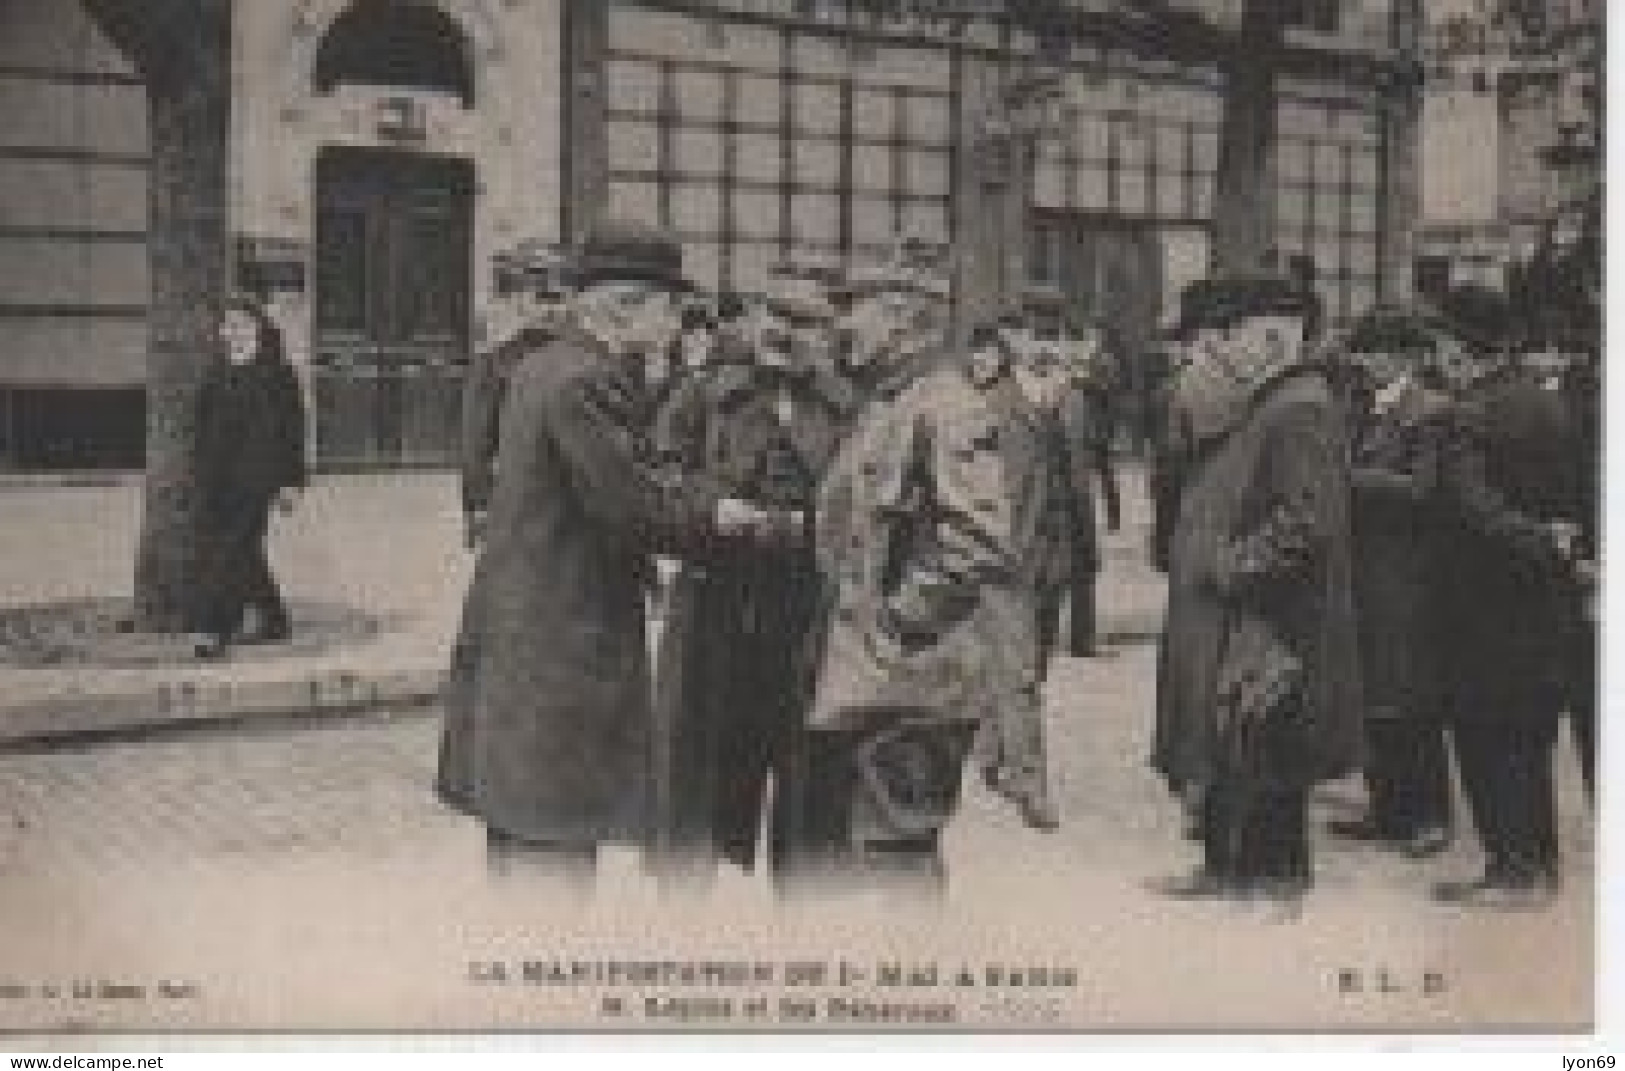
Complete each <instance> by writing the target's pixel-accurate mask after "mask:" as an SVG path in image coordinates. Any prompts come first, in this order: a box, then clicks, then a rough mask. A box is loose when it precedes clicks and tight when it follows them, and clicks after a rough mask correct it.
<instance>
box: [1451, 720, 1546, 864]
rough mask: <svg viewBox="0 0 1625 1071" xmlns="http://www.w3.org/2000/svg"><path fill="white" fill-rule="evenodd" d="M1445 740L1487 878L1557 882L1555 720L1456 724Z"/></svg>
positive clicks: (1484, 721)
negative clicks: (1451, 743)
mask: <svg viewBox="0 0 1625 1071" xmlns="http://www.w3.org/2000/svg"><path fill="white" fill-rule="evenodd" d="M1452 734H1453V735H1454V737H1455V741H1456V762H1457V764H1458V765H1459V766H1460V767H1461V780H1462V787H1463V788H1464V789H1466V793H1467V803H1468V806H1469V807H1471V808H1472V812H1473V824H1474V825H1475V826H1476V827H1477V828H1478V836H1479V840H1480V841H1482V842H1483V845H1484V854H1485V856H1486V870H1487V871H1488V872H1489V873H1490V874H1491V875H1493V876H1497V877H1502V878H1508V879H1511V880H1514V881H1529V880H1534V879H1538V878H1541V877H1544V876H1556V874H1557V801H1556V795H1555V791H1554V787H1553V783H1552V751H1553V748H1554V747H1555V746H1556V743H1557V721H1556V719H1555V718H1529V719H1527V720H1524V719H1501V720H1468V719H1458V720H1457V722H1456V723H1455V724H1454V725H1453V726H1452Z"/></svg>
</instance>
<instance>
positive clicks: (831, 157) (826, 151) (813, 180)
mask: <svg viewBox="0 0 1625 1071" xmlns="http://www.w3.org/2000/svg"><path fill="white" fill-rule="evenodd" d="M794 159H795V180H796V181H797V182H799V183H803V184H807V185H814V186H833V185H835V183H836V182H837V181H838V180H839V179H840V176H841V154H840V147H839V146H838V145H836V143H835V142H833V141H798V142H796V143H795V152H794Z"/></svg>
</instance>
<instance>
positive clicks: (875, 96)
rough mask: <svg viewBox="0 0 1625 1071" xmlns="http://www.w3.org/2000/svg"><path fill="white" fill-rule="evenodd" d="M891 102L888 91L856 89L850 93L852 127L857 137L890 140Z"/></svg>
mask: <svg viewBox="0 0 1625 1071" xmlns="http://www.w3.org/2000/svg"><path fill="white" fill-rule="evenodd" d="M893 102H894V98H893V97H892V95H891V94H890V93H876V92H874V91H872V90H858V91H857V92H855V93H854V94H853V95H852V128H853V130H854V131H856V133H857V136H858V137H859V138H863V139H867V140H870V141H890V140H891V139H892V133H893V125H892V123H893V111H892V109H893Z"/></svg>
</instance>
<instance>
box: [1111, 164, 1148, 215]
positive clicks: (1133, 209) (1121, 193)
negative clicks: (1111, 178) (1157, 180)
mask: <svg viewBox="0 0 1625 1071" xmlns="http://www.w3.org/2000/svg"><path fill="white" fill-rule="evenodd" d="M1117 207H1118V209H1119V210H1121V211H1124V212H1130V213H1133V214H1134V215H1143V214H1144V213H1145V211H1146V209H1147V207H1148V206H1147V205H1146V181H1145V172H1144V171H1130V170H1123V171H1120V172H1119V173H1118V175H1117Z"/></svg>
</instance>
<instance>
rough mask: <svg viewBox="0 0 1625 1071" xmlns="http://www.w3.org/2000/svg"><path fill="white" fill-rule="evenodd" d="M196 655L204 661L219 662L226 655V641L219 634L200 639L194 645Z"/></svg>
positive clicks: (193, 650)
mask: <svg viewBox="0 0 1625 1071" xmlns="http://www.w3.org/2000/svg"><path fill="white" fill-rule="evenodd" d="M192 654H193V656H194V657H196V658H197V659H199V660H200V661H204V662H218V661H219V660H220V659H222V658H224V657H226V641H225V640H223V639H221V638H220V637H218V636H211V637H209V638H208V639H206V640H199V641H198V642H197V643H195V644H193V645H192Z"/></svg>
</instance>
